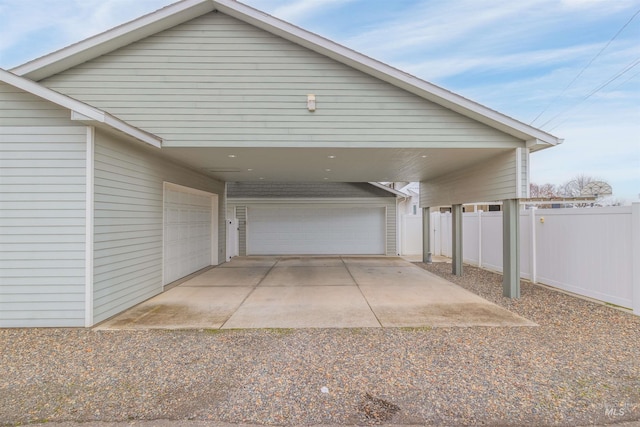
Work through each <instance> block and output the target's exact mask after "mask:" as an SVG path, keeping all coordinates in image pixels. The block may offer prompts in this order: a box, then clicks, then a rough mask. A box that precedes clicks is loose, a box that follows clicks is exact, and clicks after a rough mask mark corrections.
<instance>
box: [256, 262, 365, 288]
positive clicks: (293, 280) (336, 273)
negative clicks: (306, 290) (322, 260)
mask: <svg viewBox="0 0 640 427" xmlns="http://www.w3.org/2000/svg"><path fill="white" fill-rule="evenodd" d="M279 265H280V263H278V266H276V267H273V269H271V271H270V272H269V274H268V275H267V277H265V279H264V280H263V281H262V282H261V283H260V286H261V287H262V286H355V285H356V283H355V282H354V281H353V279H352V278H351V275H350V274H349V272H348V271H347V269H346V267H345V266H344V265H342V266H340V267H279Z"/></svg>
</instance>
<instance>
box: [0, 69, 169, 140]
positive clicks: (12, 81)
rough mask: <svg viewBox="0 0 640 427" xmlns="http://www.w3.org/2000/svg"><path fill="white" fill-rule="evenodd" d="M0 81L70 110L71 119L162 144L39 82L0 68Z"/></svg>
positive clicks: (155, 138) (124, 123)
mask: <svg viewBox="0 0 640 427" xmlns="http://www.w3.org/2000/svg"><path fill="white" fill-rule="evenodd" d="M0 81H2V82H5V83H7V84H9V85H11V86H13V87H15V88H18V89H20V90H23V91H25V92H28V93H31V94H33V95H35V96H37V97H39V98H42V99H44V100H46V101H49V102H52V103H54V104H56V105H59V106H60V107H63V108H66V109H68V110H70V111H71V120H78V121H82V122H91V123H93V122H97V123H103V124H105V125H106V126H108V127H110V128H113V129H116V130H119V131H121V132H124V133H125V134H127V135H129V136H131V137H132V138H135V139H137V140H140V141H142V142H145V143H147V144H151V145H153V146H154V147H158V148H160V147H161V145H162V139H161V138H160V137H157V136H155V135H152V134H150V133H148V132H145V131H143V130H141V129H138V128H136V127H135V126H131V125H130V124H128V123H126V122H124V121H122V120H120V119H118V118H116V117H113V116H112V115H110V114H109V113H106V112H104V111H102V110H100V109H98V108H95V107H92V106H91V105H88V104H85V103H84V102H81V101H78V100H76V99H73V98H70V97H68V96H67V95H63V94H61V93H58V92H56V91H54V90H52V89H49V88H47V87H44V86H42V85H41V84H39V83H36V82H33V81H31V80H29V79H25V78H24V77H20V76H16V75H15V74H12V73H10V72H8V71H5V70H2V69H0Z"/></svg>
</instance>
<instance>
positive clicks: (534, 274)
mask: <svg viewBox="0 0 640 427" xmlns="http://www.w3.org/2000/svg"><path fill="white" fill-rule="evenodd" d="M536 209H537V208H536V207H535V206H532V207H531V209H529V216H530V218H531V221H530V222H529V227H531V228H530V233H529V234H530V236H531V247H530V248H529V250H530V251H531V252H530V254H529V264H530V268H531V283H537V282H538V257H537V254H536V252H537V250H538V249H537V248H538V242H537V241H536Z"/></svg>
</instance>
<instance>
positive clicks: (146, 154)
mask: <svg viewBox="0 0 640 427" xmlns="http://www.w3.org/2000/svg"><path fill="white" fill-rule="evenodd" d="M165 181H166V182H172V183H175V184H179V185H183V186H186V187H191V188H195V189H198V190H202V191H207V192H211V193H215V194H219V195H220V197H219V200H222V199H223V194H224V184H222V183H219V182H217V181H214V180H212V179H210V178H207V177H205V176H203V175H200V174H198V173H196V172H193V171H191V170H188V169H185V168H183V167H180V166H176V165H174V164H172V163H170V162H169V161H167V160H164V159H163V158H161V157H160V156H159V153H158V150H155V149H152V148H146V147H145V148H143V147H142V146H137V145H135V144H133V143H124V142H121V141H117V140H115V139H113V137H110V136H108V135H106V134H102V133H98V134H97V139H96V146H95V204H94V206H95V220H94V227H95V228H94V254H95V256H94V321H95V322H96V323H97V322H100V321H102V320H104V319H107V318H109V317H111V316H112V315H114V314H117V313H119V312H121V311H122V310H125V309H127V308H129V307H131V306H133V305H135V304H137V303H139V302H141V301H144V300H145V299H148V298H150V297H151V296H153V295H156V294H158V293H160V292H161V291H162V288H163V286H162V239H163V183H164V182H165ZM220 205H221V207H220V209H224V203H220ZM220 212H221V213H220V218H222V219H224V214H223V212H224V210H221V211H220ZM218 227H219V230H220V234H219V235H220V240H219V242H220V244H219V248H218V250H219V251H220V255H219V259H220V260H224V259H225V257H224V249H225V238H224V236H225V224H224V221H220V224H218Z"/></svg>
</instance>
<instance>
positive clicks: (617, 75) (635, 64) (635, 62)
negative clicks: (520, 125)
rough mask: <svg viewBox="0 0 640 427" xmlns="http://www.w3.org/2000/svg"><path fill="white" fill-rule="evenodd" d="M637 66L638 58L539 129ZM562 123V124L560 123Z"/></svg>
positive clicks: (639, 61) (639, 62)
mask: <svg viewBox="0 0 640 427" xmlns="http://www.w3.org/2000/svg"><path fill="white" fill-rule="evenodd" d="M638 65H640V58H638V59H636V60H635V61H634V62H632V63H630V64H629V65H627V66H626V67H625V68H624V69H622V71H620V72H618V73H617V74H616V75H614V76H613V77H611V78H609V80H607V81H606V82H604V83H602V84H601V85H600V86H598V87H597V88H595V89H593V90H592V91H591V92H590V93H589V94H588V95H586V96H585V97H584V98H582V99H581V100H580V101H579V102H578V103H577V104H574V105H573V106H571V107H569V108H567V109H566V110H564V111H562V112H560V113H558V114H556V115H555V116H553V117H552V118H550V119H549V120H547V121H546V122H544V123H543V124H542V125H541V126H540V127H541V128H542V127H545V126H546V125H547V124H549V123H550V122H552V121H553V120H555V119H557V118H558V117H560V116H562V115H564V114H566V113H567V112H569V111H571V110H573V109H574V108H576V107H578V106H579V105H581V104H582V103H583V102H585V101H586V100H587V99H589V98H591V97H592V96H593V95H595V94H596V93H598V92H600V91H601V90H602V89H604V88H605V87H607V86H609V85H610V84H611V83H613V82H614V81H616V80H617V79H618V78H620V77H622V76H623V75H624V74H626V73H627V72H628V71H631V70H632V69H634V68H635V67H637V66H638ZM562 123H564V122H562ZM560 124H561V123H559V124H557V125H555V126H554V127H553V128H551V129H549V131H552V130H554V129H555V128H557V127H558V126H560Z"/></svg>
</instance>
